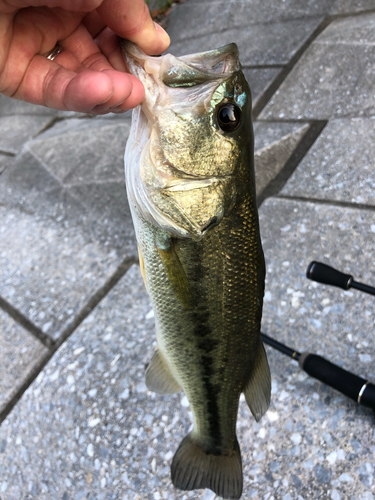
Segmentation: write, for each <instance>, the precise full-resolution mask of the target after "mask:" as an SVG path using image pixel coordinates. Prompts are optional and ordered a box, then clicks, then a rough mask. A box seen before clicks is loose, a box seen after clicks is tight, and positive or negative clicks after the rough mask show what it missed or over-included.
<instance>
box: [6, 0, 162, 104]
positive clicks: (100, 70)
mask: <svg viewBox="0 0 375 500" xmlns="http://www.w3.org/2000/svg"><path fill="white" fill-rule="evenodd" d="M119 36H120V37H122V38H125V39H127V40H131V41H132V42H134V43H136V44H137V45H139V47H140V48H141V49H142V50H143V51H144V52H146V53H147V54H150V55H151V54H155V55H156V54H160V53H161V52H163V51H164V50H166V49H167V48H168V46H169V37H168V35H167V34H166V33H165V31H164V30H163V29H162V28H161V27H160V26H157V25H155V24H154V23H153V21H152V20H151V17H150V14H149V10H148V7H147V5H146V4H145V3H144V0H0V93H2V94H4V95H6V96H10V97H13V98H16V99H21V100H23V101H27V102H31V103H33V104H41V105H43V106H47V107H50V108H55V109H60V110H69V111H80V112H88V113H94V114H105V113H108V112H115V113H116V112H117V113H118V112H123V111H125V110H127V109H130V108H133V107H135V106H137V105H138V104H139V103H140V102H141V101H142V99H143V96H144V88H143V85H142V84H141V82H140V81H139V80H138V79H137V78H136V77H134V76H133V75H130V74H128V73H125V71H126V66H125V62H124V58H123V56H122V53H121V47H120V43H119ZM57 43H58V45H59V47H60V48H61V53H59V54H58V55H57V56H56V57H55V58H54V59H53V60H50V59H48V58H47V57H46V55H48V54H49V53H51V51H52V50H53V49H54V47H55V46H56V44H57Z"/></svg>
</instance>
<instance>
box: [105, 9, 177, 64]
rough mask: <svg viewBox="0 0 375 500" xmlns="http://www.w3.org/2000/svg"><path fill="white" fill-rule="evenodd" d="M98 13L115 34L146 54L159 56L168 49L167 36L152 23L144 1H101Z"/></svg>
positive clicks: (168, 41)
mask: <svg viewBox="0 0 375 500" xmlns="http://www.w3.org/2000/svg"><path fill="white" fill-rule="evenodd" d="M98 13H99V15H100V16H101V17H102V18H103V20H104V21H105V22H106V24H107V25H108V26H109V27H110V28H111V29H112V30H113V31H114V32H115V33H117V34H118V35H120V36H121V37H123V38H125V39H127V40H131V41H132V42H134V43H136V44H137V45H138V46H139V47H140V48H141V49H142V50H143V51H144V52H145V53H146V54H161V53H162V52H164V51H165V50H166V49H167V48H168V47H169V44H170V39H169V36H168V35H167V33H166V32H165V31H164V30H163V28H161V27H160V26H158V25H156V24H155V23H154V22H153V21H152V19H151V16H150V12H149V9H148V7H147V5H146V4H145V2H144V0H103V3H102V4H101V5H100V7H99V8H98Z"/></svg>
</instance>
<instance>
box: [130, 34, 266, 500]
mask: <svg viewBox="0 0 375 500" xmlns="http://www.w3.org/2000/svg"><path fill="white" fill-rule="evenodd" d="M124 49H125V57H126V60H127V64H128V66H129V69H130V71H131V72H132V73H133V74H134V75H136V76H137V77H138V78H139V79H140V80H141V81H142V82H143V84H144V86H145V89H146V95H145V99H144V101H143V103H142V105H141V106H139V107H138V108H136V109H135V110H134V111H133V118H132V127H131V133H130V137H129V140H128V143H127V146H126V153H125V170H126V185H127V192H128V199H129V204H130V208H131V212H132V217H133V221H134V226H135V230H136V236H137V241H138V246H139V258H140V265H141V269H142V273H143V277H144V281H145V284H146V287H147V290H148V292H149V294H150V297H151V301H152V304H153V307H154V312H155V322H156V336H157V350H156V352H155V353H154V355H153V357H152V359H151V362H150V364H149V365H148V368H147V370H146V384H147V386H148V388H149V389H150V390H152V391H155V392H158V393H161V394H172V393H175V392H178V391H180V390H183V391H184V392H185V394H186V396H187V398H188V400H189V403H190V407H191V411H192V413H193V420H194V429H193V431H192V432H191V433H190V434H188V435H187V436H186V437H185V438H184V439H183V441H182V442H181V444H180V446H179V448H178V450H177V452H176V454H175V456H174V458H173V461H172V468H171V472H172V482H173V484H174V486H175V487H177V488H179V489H181V490H193V489H199V488H210V489H211V490H213V491H214V492H215V493H217V494H218V495H220V496H222V497H225V498H233V499H238V498H240V496H241V494H242V484H243V479H242V464H241V454H240V448H239V445H238V441H237V437H236V420H237V412H238V404H239V398H240V395H241V393H242V392H243V393H244V395H245V398H246V401H247V404H248V405H249V407H250V410H251V412H252V413H253V415H254V417H255V418H256V420H259V419H260V417H261V416H262V415H263V413H264V412H265V411H266V410H267V408H268V406H269V401H270V372H269V367H268V362H267V358H266V354H265V350H264V347H263V344H262V340H261V337H260V322H261V315H262V303H263V293H264V278H265V265H264V257H263V251H262V246H261V241H260V234H259V224H258V213H257V207H256V199H255V180H254V149H253V131H252V120H251V94H250V90H249V87H248V84H247V82H246V80H245V78H244V76H243V73H242V72H241V66H240V63H239V60H238V49H237V46H236V45H235V44H230V45H227V46H225V47H223V48H220V49H217V50H212V51H209V52H204V53H201V54H193V55H189V56H183V57H180V58H176V57H174V56H172V55H171V54H167V55H164V56H161V57H150V56H146V55H145V54H144V53H143V52H141V50H140V49H138V47H136V46H135V45H133V44H130V43H127V42H125V44H124Z"/></svg>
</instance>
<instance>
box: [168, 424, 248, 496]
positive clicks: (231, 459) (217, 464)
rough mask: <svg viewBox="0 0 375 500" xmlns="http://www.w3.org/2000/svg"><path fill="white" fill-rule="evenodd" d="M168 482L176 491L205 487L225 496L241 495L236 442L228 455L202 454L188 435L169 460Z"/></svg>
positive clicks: (238, 455) (202, 451) (240, 476)
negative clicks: (170, 472)
mask: <svg viewBox="0 0 375 500" xmlns="http://www.w3.org/2000/svg"><path fill="white" fill-rule="evenodd" d="M171 469H172V483H173V484H174V486H175V487H176V488H178V489H180V490H196V489H200V488H209V489H210V490H212V491H214V492H215V493H216V494H217V495H219V496H221V497H223V498H226V499H229V498H230V499H238V498H240V497H241V495H242V463H241V452H240V447H239V445H238V442H237V440H236V444H235V447H234V450H233V451H232V452H231V453H230V454H228V455H212V454H209V453H206V452H205V451H204V449H203V448H202V447H201V446H200V445H199V443H198V442H196V441H195V440H194V439H193V438H192V437H191V434H188V435H187V436H186V437H185V438H184V439H183V440H182V442H181V444H180V446H179V448H178V450H177V451H176V454H175V456H174V457H173V461H172V468H171Z"/></svg>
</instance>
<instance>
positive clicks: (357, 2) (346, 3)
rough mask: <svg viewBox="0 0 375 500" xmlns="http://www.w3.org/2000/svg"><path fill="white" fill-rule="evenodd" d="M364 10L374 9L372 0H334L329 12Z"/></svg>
mask: <svg viewBox="0 0 375 500" xmlns="http://www.w3.org/2000/svg"><path fill="white" fill-rule="evenodd" d="M364 10H374V2H373V0H336V2H335V3H334V4H333V6H332V8H331V11H330V13H331V14H350V13H355V12H362V11H364Z"/></svg>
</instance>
